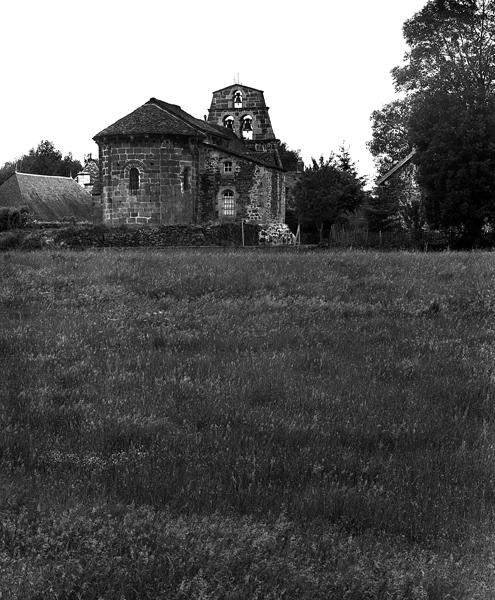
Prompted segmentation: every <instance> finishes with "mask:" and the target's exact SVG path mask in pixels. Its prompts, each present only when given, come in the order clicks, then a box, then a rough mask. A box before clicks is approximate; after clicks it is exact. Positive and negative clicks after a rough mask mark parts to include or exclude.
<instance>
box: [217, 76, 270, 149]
mask: <svg viewBox="0 0 495 600" xmlns="http://www.w3.org/2000/svg"><path fill="white" fill-rule="evenodd" d="M208 122H209V123H214V124H215V125H222V126H223V127H228V128H229V129H232V131H233V132H234V133H235V134H236V135H237V137H239V138H240V139H242V140H243V141H244V142H245V144H246V145H247V146H248V148H249V149H250V150H253V151H256V152H269V151H272V150H276V149H277V144H278V140H277V138H276V137H275V134H274V133H273V129H272V124H271V121H270V115H269V114H268V107H267V105H266V103H265V98H264V95H263V92H262V91H261V90H257V89H255V88H252V87H248V86H247V85H242V84H240V83H234V84H232V85H229V86H227V87H225V88H222V89H221V90H217V91H216V92H213V97H212V100H211V106H210V108H209V113H208Z"/></svg>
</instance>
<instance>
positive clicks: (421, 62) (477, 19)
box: [393, 0, 495, 241]
mask: <svg viewBox="0 0 495 600" xmlns="http://www.w3.org/2000/svg"><path fill="white" fill-rule="evenodd" d="M404 36H405V39H406V42H407V43H408V45H409V48H410V50H409V52H408V53H407V54H406V61H405V64H404V65H403V66H401V67H397V68H396V69H394V71H393V75H394V78H395V82H396V86H397V89H398V90H399V91H401V92H404V93H406V94H407V97H408V99H409V101H410V103H411V114H410V119H409V124H408V133H409V140H410V142H411V143H412V144H413V145H414V146H415V148H416V150H417V155H416V157H415V162H416V163H417V166H418V179H419V182H420V184H421V185H422V188H423V190H424V196H425V204H426V215H427V218H428V221H429V223H430V225H432V226H436V227H442V228H455V229H457V230H458V231H460V232H461V233H462V234H463V235H465V236H466V237H468V238H470V239H471V240H473V241H476V240H477V239H478V238H479V237H480V235H481V232H482V228H483V226H484V225H487V224H490V225H494V224H495V212H494V210H493V208H492V204H493V200H492V199H493V198H494V197H495V118H494V115H495V0H430V1H429V2H428V3H427V4H426V6H425V7H424V8H423V9H422V10H421V11H420V12H418V13H417V14H416V15H414V16H413V18H412V19H410V20H408V21H407V22H406V23H405V25H404Z"/></svg>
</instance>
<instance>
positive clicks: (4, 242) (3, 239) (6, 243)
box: [0, 231, 23, 250]
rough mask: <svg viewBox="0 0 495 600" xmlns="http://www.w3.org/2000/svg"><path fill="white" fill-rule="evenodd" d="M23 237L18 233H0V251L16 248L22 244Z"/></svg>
mask: <svg viewBox="0 0 495 600" xmlns="http://www.w3.org/2000/svg"><path fill="white" fill-rule="evenodd" d="M22 238H23V235H22V233H21V232H19V231H5V232H3V233H0V250H11V249H12V248H18V247H19V246H20V245H21V243H22Z"/></svg>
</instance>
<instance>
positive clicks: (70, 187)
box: [0, 173, 93, 221]
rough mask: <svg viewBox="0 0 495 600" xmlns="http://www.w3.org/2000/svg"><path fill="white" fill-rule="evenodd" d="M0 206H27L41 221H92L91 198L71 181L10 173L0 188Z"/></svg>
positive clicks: (56, 177) (64, 178) (45, 176)
mask: <svg viewBox="0 0 495 600" xmlns="http://www.w3.org/2000/svg"><path fill="white" fill-rule="evenodd" d="M0 206H11V207H20V206H27V207H28V209H29V211H30V212H31V213H32V214H33V215H34V217H35V218H36V219H38V220H41V221H58V220H60V219H63V218H75V219H77V220H79V221H89V220H91V219H92V217H93V201H92V198H91V194H89V193H88V192H87V191H86V190H84V189H83V188H82V187H81V186H80V185H79V184H78V183H77V182H76V181H75V180H74V179H72V177H58V176H52V175H33V174H31V173H13V174H12V175H11V176H10V177H9V178H8V179H7V180H6V181H5V182H4V183H3V184H2V185H0Z"/></svg>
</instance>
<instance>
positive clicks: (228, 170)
mask: <svg viewBox="0 0 495 600" xmlns="http://www.w3.org/2000/svg"><path fill="white" fill-rule="evenodd" d="M223 172H224V173H232V161H231V160H226V161H225V162H224V163H223Z"/></svg>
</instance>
